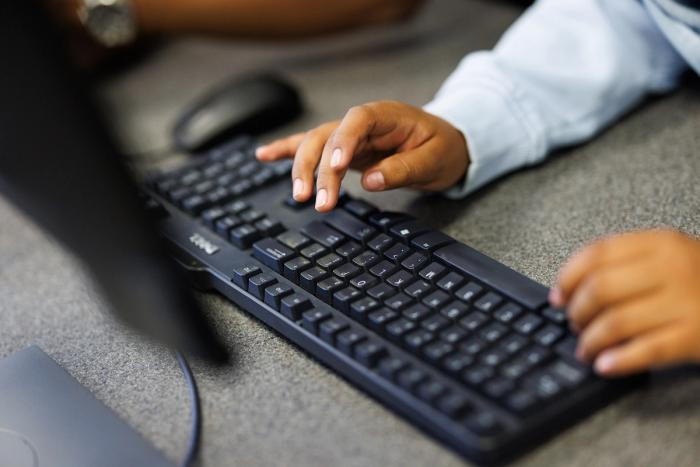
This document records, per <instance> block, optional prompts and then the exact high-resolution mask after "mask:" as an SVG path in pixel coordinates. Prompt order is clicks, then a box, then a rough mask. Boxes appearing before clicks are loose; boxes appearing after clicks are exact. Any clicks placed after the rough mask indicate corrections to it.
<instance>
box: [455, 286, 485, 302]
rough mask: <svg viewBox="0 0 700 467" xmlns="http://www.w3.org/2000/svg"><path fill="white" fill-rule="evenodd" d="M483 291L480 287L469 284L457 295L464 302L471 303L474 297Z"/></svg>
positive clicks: (456, 293)
mask: <svg viewBox="0 0 700 467" xmlns="http://www.w3.org/2000/svg"><path fill="white" fill-rule="evenodd" d="M482 290H483V288H482V287H481V286H480V285H477V284H475V283H473V282H469V283H468V284H467V285H465V286H463V287H461V288H460V289H459V290H457V292H455V295H456V296H457V298H459V299H460V300H462V301H464V302H470V301H471V300H472V299H473V298H474V297H476V296H477V295H478V294H479V293H481V291H482Z"/></svg>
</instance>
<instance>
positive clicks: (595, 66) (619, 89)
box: [426, 0, 685, 197]
mask: <svg viewBox="0 0 700 467" xmlns="http://www.w3.org/2000/svg"><path fill="white" fill-rule="evenodd" d="M684 67H685V64H684V62H683V61H682V59H681V58H680V57H679V56H678V55H677V54H676V53H675V52H674V50H673V48H672V47H671V46H670V44H668V42H667V41H666V39H665V38H664V37H663V36H662V34H661V32H660V31H658V29H657V28H656V26H655V25H654V24H653V22H652V21H651V20H650V18H649V17H648V16H647V13H646V11H645V10H644V9H643V7H642V6H641V5H640V4H639V2H637V1H636V0H618V1H616V2H608V1H607V0H540V1H539V2H538V3H537V4H536V5H535V6H534V7H532V8H531V9H530V10H529V11H528V12H527V13H526V14H525V15H524V16H523V17H522V18H521V19H520V20H519V21H518V22H517V23H516V24H515V25H514V26H513V27H512V28H511V29H510V30H509V31H508V32H507V33H506V34H505V35H504V37H503V38H502V40H501V41H500V43H499V44H498V45H497V46H496V48H495V49H494V50H493V51H491V52H481V53H477V54H472V55H470V56H468V57H467V58H466V59H465V60H464V61H463V62H462V64H460V66H459V68H458V69H457V70H456V71H455V72H454V73H453V75H452V76H451V77H450V78H449V79H448V80H447V81H446V83H445V84H444V85H443V88H442V89H441V90H440V92H439V93H438V95H437V96H436V98H435V99H434V100H433V102H431V103H430V104H428V105H427V106H426V110H428V111H430V112H432V113H434V114H436V115H438V116H440V117H442V118H444V119H445V120H447V121H449V122H450V123H452V124H453V125H454V126H456V127H457V128H459V129H460V130H461V131H462V132H463V133H464V134H465V136H466V138H467V141H468V145H469V152H470V155H471V157H472V165H471V167H470V169H469V175H468V177H467V181H466V184H465V185H464V186H461V187H457V188H456V189H455V190H452V191H451V192H450V193H448V195H450V196H454V197H457V196H463V195H464V194H466V193H468V192H470V191H472V190H474V189H476V188H478V187H480V186H482V185H484V184H486V183H488V182H489V181H491V180H493V179H495V178H497V177H498V176H500V175H503V174H504V173H506V172H509V171H512V170H515V169H517V168H519V167H522V166H525V165H529V164H534V163H537V162H539V161H541V160H542V159H543V158H544V157H545V156H546V155H547V154H549V153H550V152H551V151H552V150H554V149H556V148H559V147H562V146H566V145H572V144H576V143H580V142H583V141H585V140H587V139H589V138H591V137H592V136H594V135H595V134H597V133H598V132H599V131H601V130H602V129H603V128H605V127H606V126H608V125H609V124H611V123H612V122H613V121H615V120H616V119H617V118H619V117H620V116H621V115H622V114H624V113H625V112H627V111H628V110H629V109H631V108H632V107H634V105H635V104H637V103H638V102H640V101H641V100H642V99H643V98H644V96H646V95H647V94H649V93H653V92H663V91H666V90H668V89H670V88H672V87H673V86H674V85H675V83H676V82H677V78H678V76H679V74H680V73H681V71H682V70H683V69H684Z"/></svg>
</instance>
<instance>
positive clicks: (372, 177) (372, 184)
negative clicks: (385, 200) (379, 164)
mask: <svg viewBox="0 0 700 467" xmlns="http://www.w3.org/2000/svg"><path fill="white" fill-rule="evenodd" d="M365 183H366V184H367V188H368V189H370V190H383V189H384V186H385V182H384V174H383V173H381V172H379V171H377V172H372V173H371V174H369V175H367V179H366V182H365Z"/></svg>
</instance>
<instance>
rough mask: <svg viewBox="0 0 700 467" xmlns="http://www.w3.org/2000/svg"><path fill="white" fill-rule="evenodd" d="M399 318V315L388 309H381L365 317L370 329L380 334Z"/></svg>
mask: <svg viewBox="0 0 700 467" xmlns="http://www.w3.org/2000/svg"><path fill="white" fill-rule="evenodd" d="M398 317H399V314H398V313H397V312H395V311H393V310H390V309H388V308H381V309H379V310H377V311H373V312H371V313H370V314H369V315H367V321H368V322H369V325H370V327H371V328H372V329H374V330H375V331H380V332H382V331H383V330H384V327H385V326H386V325H387V324H389V323H391V322H392V321H393V320H395V319H396V318H398Z"/></svg>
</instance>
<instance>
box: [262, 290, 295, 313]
mask: <svg viewBox="0 0 700 467" xmlns="http://www.w3.org/2000/svg"><path fill="white" fill-rule="evenodd" d="M292 293H294V290H292V288H291V287H290V286H288V285H286V284H275V285H273V286H270V287H268V288H267V289H265V303H266V304H268V305H269V306H271V307H272V308H274V309H275V310H279V309H280V302H281V301H282V298H283V297H285V296H287V295H291V294H292Z"/></svg>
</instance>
